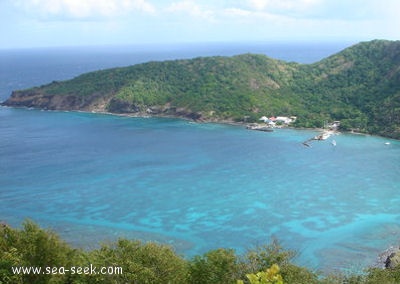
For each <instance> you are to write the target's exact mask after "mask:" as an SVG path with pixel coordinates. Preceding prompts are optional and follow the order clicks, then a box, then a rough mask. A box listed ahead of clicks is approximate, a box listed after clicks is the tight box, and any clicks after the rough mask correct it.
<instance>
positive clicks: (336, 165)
mask: <svg viewBox="0 0 400 284" xmlns="http://www.w3.org/2000/svg"><path fill="white" fill-rule="evenodd" d="M346 46H348V45H346V44H331V45H329V44H320V45H318V44H313V45H312V44H280V45H278V44H274V45H272V44H269V45H268V44H261V43H260V44H254V45H250V44H247V45H245V44H242V45H239V44H236V45H234V44H232V45H222V44H213V45H198V46H196V45H185V46H166V47H155V46H152V47H146V46H136V47H99V48H95V49H90V48H59V49H32V50H0V100H5V99H6V98H7V97H8V96H9V95H10V94H11V91H12V90H15V89H22V88H27V87H31V86H36V85H41V84H44V83H48V82H51V81H53V80H63V79H69V78H72V77H74V76H76V75H78V74H81V73H83V72H87V71H91V70H96V69H103V68H109V67H116V66H126V65H131V64H135V63H141V62H145V61H150V60H166V59H178V58H192V57H197V56H209V55H234V54H240V53H246V52H252V53H262V54H266V55H268V56H270V57H273V58H279V59H283V60H288V61H296V62H302V63H310V62H315V61H318V60H319V59H321V58H323V57H326V56H328V55H331V54H333V53H336V52H338V51H340V50H341V49H343V48H345V47H346ZM316 134H317V132H315V131H311V130H292V129H281V130H277V131H274V132H272V133H264V132H257V131H249V130H246V129H244V127H241V126H230V125H222V124H212V123H205V124H199V123H193V122H190V121H185V120H179V119H166V118H163V119H161V118H128V117H119V116H112V115H105V114H92V113H78V112H53V111H40V110H29V109H13V108H5V107H0V220H3V221H5V222H7V223H9V224H11V225H13V226H20V225H21V222H23V220H25V219H26V218H29V219H32V220H34V221H36V222H38V223H39V224H40V225H41V226H44V227H49V228H52V229H53V230H55V231H56V232H57V233H59V234H60V235H61V236H62V237H63V238H65V239H66V240H67V241H68V242H69V243H71V244H73V245H75V246H79V247H86V248H94V247H96V246H97V245H98V244H99V242H101V241H106V240H115V239H116V238H118V237H127V238H135V239H136V238H137V239H141V240H153V241H158V242H162V243H167V244H171V245H173V246H174V247H175V248H176V249H177V251H178V252H179V253H181V254H183V255H186V256H187V257H191V256H193V255H195V254H202V253H204V252H206V251H208V250H210V249H215V248H218V247H225V248H234V249H236V250H237V252H238V253H241V252H245V251H246V249H248V248H252V247H253V246H256V245H261V244H266V243H270V242H271V239H272V238H277V239H278V240H280V241H281V243H282V245H283V246H284V247H286V248H290V249H295V250H297V251H298V257H297V258H296V262H297V263H298V264H300V265H304V266H307V267H309V268H314V269H320V270H323V271H332V270H337V269H339V270H352V271H358V270H359V269H360V268H363V267H365V266H367V265H371V264H373V263H374V262H375V260H376V259H377V256H378V254H379V253H380V252H381V251H383V250H385V249H386V248H388V247H389V246H391V245H398V244H399V241H400V206H399V204H400V142H399V141H394V140H389V139H386V138H381V137H374V136H364V135H352V134H341V135H337V136H335V137H333V139H335V140H336V142H337V145H336V147H334V146H333V145H332V144H331V143H330V141H331V140H328V141H324V142H315V143H313V144H312V147H310V148H307V147H304V146H303V145H302V144H301V142H303V141H304V140H306V139H308V138H310V137H312V136H314V135H316ZM387 142H389V143H390V144H388V145H387V144H386V143H387Z"/></svg>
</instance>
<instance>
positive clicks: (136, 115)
mask: <svg viewBox="0 0 400 284" xmlns="http://www.w3.org/2000/svg"><path fill="white" fill-rule="evenodd" d="M0 107H4V108H14V109H27V110H32V109H33V110H38V111H54V112H77V113H92V114H104V115H113V116H120V117H133V118H150V117H153V118H171V119H182V120H187V121H191V122H196V123H217V124H225V125H232V126H242V127H246V126H248V125H249V123H248V122H239V121H234V120H231V119H217V118H215V119H205V118H200V119H193V118H192V117H190V116H185V115H173V114H162V113H157V114H151V113H147V112H136V113H132V112H130V113H127V112H126V113H115V112H109V111H105V110H102V109H93V110H64V109H44V108H36V107H27V106H9V105H6V104H4V102H0ZM283 128H286V129H294V130H309V131H316V132H324V131H326V129H324V128H319V127H318V128H307V127H294V126H285V127H283ZM277 129H281V128H277ZM342 133H343V134H352V135H359V136H372V137H380V138H384V139H388V140H390V141H400V139H395V138H392V137H386V136H382V135H376V134H371V133H362V132H356V131H337V132H336V134H342Z"/></svg>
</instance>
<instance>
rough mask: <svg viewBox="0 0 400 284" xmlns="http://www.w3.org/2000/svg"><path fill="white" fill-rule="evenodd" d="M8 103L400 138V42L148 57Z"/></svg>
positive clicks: (31, 92) (34, 91) (43, 88)
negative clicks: (310, 51)
mask: <svg viewBox="0 0 400 284" xmlns="http://www.w3.org/2000/svg"><path fill="white" fill-rule="evenodd" d="M1 104H2V105H4V106H12V107H32V108H40V109H48V110H76V111H89V112H108V113H115V114H128V115H136V116H144V115H146V116H148V115H151V116H173V117H185V118H189V119H192V120H197V121H213V122H244V123H252V122H257V121H258V120H259V119H260V117H262V116H267V117H271V116H275V115H281V116H286V117H291V116H294V117H296V118H297V119H296V121H295V122H293V123H292V124H291V125H292V126H294V127H307V128H317V127H322V126H323V124H324V123H325V122H327V121H328V122H331V121H340V128H341V129H342V130H344V131H357V132H364V133H371V134H377V135H382V136H386V137H391V138H395V139H400V41H387V40H373V41H368V42H361V43H358V44H356V45H353V46H351V47H349V48H346V49H344V50H343V51H341V52H338V53H337V54H333V55H331V56H329V57H327V58H325V59H323V60H320V61H318V62H316V63H313V64H299V63H296V62H285V61H282V60H277V59H273V58H270V57H268V56H266V55H260V54H242V55H237V56H231V57H223V56H213V57H198V58H193V59H185V60H168V61H161V62H148V63H142V64H137V65H133V66H128V67H120V68H112V69H107V70H99V71H95V72H90V73H86V74H82V75H80V76H78V77H76V78H73V79H71V80H67V81H62V82H59V81H53V82H51V83H49V84H46V85H43V86H39V87H33V88H30V89H26V90H17V91H14V92H12V94H11V96H10V97H9V98H8V99H7V100H6V101H4V102H2V103H1Z"/></svg>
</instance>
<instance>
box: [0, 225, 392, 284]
mask: <svg viewBox="0 0 400 284" xmlns="http://www.w3.org/2000/svg"><path fill="white" fill-rule="evenodd" d="M294 256H295V254H294V252H292V251H287V250H284V249H283V248H282V247H281V246H280V245H279V243H278V242H277V241H273V242H272V243H271V244H268V245H264V246H259V247H256V248H254V249H251V250H249V251H248V252H247V253H246V254H244V255H237V254H236V253H235V251H234V250H232V249H228V248H219V249H215V250H211V251H208V252H206V253H204V254H203V255H197V256H194V257H193V258H191V259H185V258H183V257H181V256H179V255H178V254H176V253H175V251H174V250H173V249H172V248H171V247H169V246H166V245H161V244H156V243H143V242H140V241H133V240H127V239H120V240H118V241H116V242H114V243H108V244H103V245H102V246H101V247H99V248H97V249H94V250H91V251H84V250H81V249H76V248H73V247H71V246H69V245H68V244H67V243H65V242H64V241H63V240H61V239H60V238H59V237H58V235H56V234H55V233H54V232H52V231H49V230H44V229H41V228H40V227H39V226H38V225H36V224H35V223H33V222H32V221H25V222H24V224H23V226H22V229H13V228H11V227H9V226H8V225H6V224H1V226H0V283H10V284H18V283H21V284H22V283H82V284H83V283H152V284H157V283H160V284H164V283H171V284H179V283H182V284H183V283H184V284H190V283H193V284H200V283H201V284H202V283H207V284H230V283H231V284H235V283H246V284H248V283H250V284H255V283H275V284H278V283H281V284H282V283H285V284H344V283H346V284H357V283H359V284H390V283H393V284H394V283H400V266H399V265H397V266H394V267H392V268H387V269H383V268H369V269H366V271H365V273H364V274H363V275H343V274H340V273H335V275H320V274H318V273H316V272H315V271H312V270H309V269H307V268H304V267H300V266H297V265H295V264H293V263H292V260H293V257H294ZM22 268H23V269H25V272H26V273H22V270H21V269H22ZM27 269H31V270H27ZM33 269H35V270H33ZM38 269H40V273H38V272H39V270H38ZM34 271H35V272H34ZM18 272H19V273H18ZM238 280H242V281H243V282H241V281H238Z"/></svg>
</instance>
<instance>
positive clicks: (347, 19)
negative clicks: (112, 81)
mask: <svg viewBox="0 0 400 284" xmlns="http://www.w3.org/2000/svg"><path fill="white" fill-rule="evenodd" d="M399 10H400V1H397V0H352V1H348V0H335V1H332V0H280V1H274V0H231V1H229V0H223V1H213V0H202V1H200V0H172V1H169V0H2V1H0V21H1V22H0V23H1V25H0V26H2V27H0V31H1V32H3V33H4V34H5V35H7V34H10V36H9V37H7V36H3V37H4V38H7V39H8V41H6V40H5V39H3V41H4V44H8V45H11V44H12V41H13V40H12V38H13V37H14V38H15V39H14V42H15V44H14V45H21V44H22V43H23V42H27V39H28V38H29V39H35V38H37V41H38V43H37V45H39V44H40V43H39V41H41V44H44V45H55V44H74V43H76V42H78V43H81V44H106V43H116V44H119V43H124V42H125V43H134V42H178V41H180V42H197V41H202V42H206V41H262V40H353V41H359V40H368V39H374V38H386V39H399V38H400V31H398V29H397V27H398V26H400V19H399V18H400V17H398V15H397V11H399ZM11 22H13V24H12V25H11V24H10V23H11ZM57 31H58V32H57ZM58 33H60V35H58ZM50 34H51V37H50V36H49V35H50ZM61 34H63V35H64V36H63V37H62V36H61ZM10 39H11V40H10ZM0 43H1V42H0Z"/></svg>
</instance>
